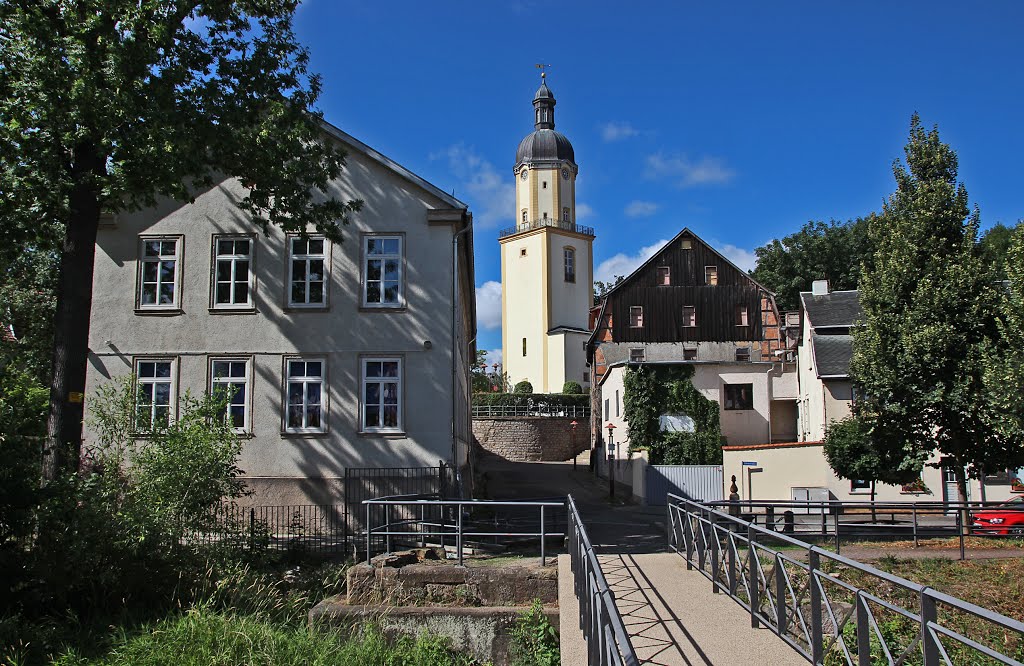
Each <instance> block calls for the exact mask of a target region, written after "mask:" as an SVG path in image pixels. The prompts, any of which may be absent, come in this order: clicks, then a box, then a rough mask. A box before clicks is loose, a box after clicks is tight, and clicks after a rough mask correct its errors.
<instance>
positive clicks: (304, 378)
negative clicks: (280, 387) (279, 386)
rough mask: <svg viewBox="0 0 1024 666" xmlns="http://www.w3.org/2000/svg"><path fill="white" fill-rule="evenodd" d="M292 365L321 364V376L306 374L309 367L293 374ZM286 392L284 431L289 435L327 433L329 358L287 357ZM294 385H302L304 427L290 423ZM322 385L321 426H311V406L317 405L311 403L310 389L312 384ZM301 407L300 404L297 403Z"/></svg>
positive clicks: (283, 402)
mask: <svg viewBox="0 0 1024 666" xmlns="http://www.w3.org/2000/svg"><path fill="white" fill-rule="evenodd" d="M292 363H319V364H320V375H319V376H316V375H309V374H306V373H307V372H308V370H309V368H308V367H305V366H303V372H302V374H296V375H292V374H291V364H292ZM283 377H284V392H283V394H284V395H283V400H282V401H281V402H282V404H283V406H284V421H283V422H282V425H283V426H284V427H283V430H284V432H285V433H289V434H307V433H311V434H317V433H325V432H327V357H326V356H285V357H284V372H283ZM293 383H301V384H302V403H301V406H302V425H300V426H292V425H290V424H289V422H288V415H289V414H288V413H289V411H290V408H291V406H292V403H291V385H292V384H293ZM316 383H319V384H320V402H319V403H318V406H319V407H320V425H319V426H310V425H307V423H308V418H309V413H308V409H309V407H310V406H314V405H317V403H311V402H309V389H308V386H309V385H310V384H316ZM295 404H296V405H299V404H300V403H295Z"/></svg>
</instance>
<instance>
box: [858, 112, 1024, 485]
mask: <svg viewBox="0 0 1024 666" xmlns="http://www.w3.org/2000/svg"><path fill="white" fill-rule="evenodd" d="M905 153H906V166H904V165H903V164H901V163H900V162H899V161H897V162H896V163H895V164H894V167H893V172H894V174H895V177H896V191H895V193H893V194H892V195H891V196H890V197H889V199H888V200H887V201H886V202H885V205H884V209H883V212H882V214H881V215H880V216H879V217H877V218H875V219H872V220H871V222H870V225H869V232H870V237H871V242H872V244H873V245H874V247H875V254H874V257H873V261H872V264H871V265H870V266H865V270H864V271H863V274H862V276H861V285H860V300H861V306H862V307H863V311H864V314H863V320H862V322H863V326H862V327H858V328H856V329H854V331H853V336H854V353H853V360H852V363H851V366H850V371H851V374H852V376H853V377H854V378H855V380H856V381H857V383H858V384H859V386H860V388H861V389H862V390H863V394H864V398H863V400H862V403H863V404H862V407H861V408H860V410H859V412H860V414H861V415H862V416H863V417H864V418H866V419H868V420H869V424H870V427H871V428H872V430H873V431H875V432H877V433H881V434H882V435H883V436H884V439H885V440H888V442H889V444H888V445H889V446H890V447H893V448H894V449H895V452H894V453H893V454H891V455H888V456H887V457H889V458H891V459H893V460H896V461H902V462H897V463H895V464H897V465H900V466H902V467H914V466H917V465H919V464H920V461H922V460H923V459H924V458H926V457H927V456H928V455H929V454H930V453H931V452H933V451H935V450H937V451H938V452H939V453H940V454H941V457H942V459H943V462H944V464H946V465H948V466H949V467H950V468H951V469H952V470H953V471H954V473H955V475H956V480H957V487H958V489H959V495H960V499H961V500H965V499H966V497H967V485H966V476H965V468H967V469H970V470H973V471H974V472H977V471H978V470H980V469H983V468H990V467H991V466H999V465H1001V464H1003V462H1005V461H1007V460H1008V459H1009V458H1010V457H1012V453H1013V452H1012V451H1011V448H1010V447H1008V446H1007V442H1006V440H1005V439H1004V438H1001V437H999V436H998V434H997V433H996V432H995V431H994V430H993V429H992V428H991V427H990V424H989V420H988V419H987V418H986V410H985V409H983V407H984V401H983V383H982V357H983V350H984V349H985V346H986V344H987V341H988V340H989V339H990V337H991V335H992V334H993V332H994V326H993V324H994V322H993V318H992V315H991V313H992V311H993V306H994V304H995V289H994V285H993V281H992V274H991V272H990V271H988V270H986V269H985V266H984V264H983V262H982V261H981V258H980V256H979V252H978V249H977V245H976V238H977V233H978V220H979V213H978V211H977V209H976V208H975V209H974V210H973V211H972V210H971V209H970V208H969V206H968V198H967V190H966V188H965V187H964V186H963V184H962V183H958V182H957V156H956V153H955V152H954V151H953V150H952V149H951V148H950V147H949V146H948V145H946V144H944V143H942V141H941V140H940V139H939V132H938V128H933V129H931V130H930V131H929V130H926V129H925V128H924V127H923V126H922V124H921V120H920V118H919V117H918V116H917V115H916V114H915V115H914V116H913V118H912V119H911V124H910V139H909V142H908V143H907V145H906V148H905ZM876 440H877V438H876ZM900 454H902V455H900Z"/></svg>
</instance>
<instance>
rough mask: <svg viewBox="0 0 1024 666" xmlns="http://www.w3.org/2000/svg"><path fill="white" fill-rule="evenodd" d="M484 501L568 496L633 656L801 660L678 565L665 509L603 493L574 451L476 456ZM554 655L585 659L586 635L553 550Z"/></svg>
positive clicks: (750, 665)
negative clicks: (549, 459) (538, 457)
mask: <svg viewBox="0 0 1024 666" xmlns="http://www.w3.org/2000/svg"><path fill="white" fill-rule="evenodd" d="M481 469H482V471H484V472H486V493H487V496H488V497H490V498H492V499H506V498H507V499H513V498H515V499H529V498H540V497H556V496H560V495H563V496H564V495H565V494H566V493H569V494H572V496H573V498H574V500H575V501H576V505H577V507H578V508H579V510H580V515H581V517H582V518H583V522H584V523H585V524H586V527H587V533H588V534H589V535H590V538H591V541H592V542H593V544H594V548H595V550H596V551H597V552H598V554H599V555H598V559H599V560H600V562H601V568H602V570H603V571H604V574H605V578H606V579H607V580H608V584H609V585H610V586H611V588H612V591H613V592H614V593H615V598H616V605H617V607H618V609H619V612H620V613H621V614H622V615H623V620H624V622H625V624H626V629H627V631H629V634H630V640H631V641H632V642H633V647H634V649H635V650H636V651H637V656H638V657H639V658H640V660H641V663H642V664H650V665H651V666H676V665H684V666H691V665H697V664H700V665H709V664H711V665H722V666H732V665H733V664H742V665H743V666H757V665H759V664H765V665H766V666H768V665H771V666H776V665H778V666H787V665H789V664H805V663H806V662H805V661H804V660H802V659H801V658H799V657H798V656H797V653H796V652H795V651H794V650H793V649H792V648H790V647H789V646H788V645H786V644H785V643H783V642H782V640H781V639H779V638H778V637H777V636H776V635H775V634H773V633H771V631H769V630H767V629H751V628H750V616H749V614H746V613H745V612H744V611H743V609H742V608H741V607H740V606H739V604H737V603H736V602H735V601H733V600H732V599H730V598H729V597H727V596H725V595H716V594H712V593H711V583H710V582H709V581H708V580H707V579H706V578H704V576H702V575H700V574H699V573H697V572H696V571H687V570H686V563H685V562H684V561H683V559H682V558H681V557H679V555H677V554H676V553H672V552H668V549H667V543H666V539H665V508H664V507H645V506H637V505H631V504H623V503H622V502H616V501H610V500H609V498H608V487H607V485H606V483H603V482H601V481H600V480H599V479H595V478H594V477H593V476H592V475H591V474H590V471H589V468H588V466H587V465H586V463H585V462H583V460H582V459H580V460H579V461H577V466H576V469H575V470H573V467H572V463H571V462H570V463H510V462H508V461H505V460H502V459H500V458H496V457H487V458H485V459H484V460H482V461H481ZM558 588H559V595H558V597H559V608H560V621H559V624H560V627H559V630H560V631H559V633H560V636H561V649H562V663H563V664H565V665H566V666H585V665H586V659H587V648H586V643H585V642H584V640H583V633H582V632H581V631H580V630H579V604H578V603H577V600H576V597H575V595H574V593H573V584H572V572H571V570H570V568H569V558H568V556H566V555H560V556H559V557H558Z"/></svg>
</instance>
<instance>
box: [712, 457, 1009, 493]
mask: <svg viewBox="0 0 1024 666" xmlns="http://www.w3.org/2000/svg"><path fill="white" fill-rule="evenodd" d="M745 462H746V463H748V465H747V466H744V464H743V463H745ZM937 463H938V458H937V457H934V458H933V459H932V460H930V461H929V464H928V465H926V466H925V468H924V469H923V470H922V472H921V481H923V482H924V489H923V490H922V489H914V490H909V489H908V490H904V488H902V487H901V486H892V485H886V484H881V483H880V484H877V486H876V488H875V500H876V501H878V502H941V501H946V500H949V501H954V502H955V501H957V495H956V489H955V487H953V484H952V482H949V484H948V485H947V480H946V479H944V478H943V474H944V470H943V469H941V468H939V467H937V466H936V464H937ZM929 465H930V466H929ZM750 467H755V468H758V469H760V470H762V471H760V472H758V473H756V474H750V475H748V474H747V470H748V469H749V468H750ZM722 473H723V480H724V483H725V488H726V493H728V488H729V484H730V478H731V477H732V476H735V477H736V485H737V487H739V489H740V497H741V499H754V500H780V499H781V500H791V499H806V497H807V495H806V494H804V491H808V490H809V491H812V494H811V495H810V496H811V497H823V498H824V499H832V500H841V501H844V502H848V501H853V502H856V501H863V502H867V501H870V500H871V488H870V486H864V487H856V486H855V484H853V483H852V482H851V481H849V480H847V479H840V478H839V477H838V476H836V475H835V473H834V472H833V471H832V468H831V467H829V464H828V460H826V458H825V452H824V449H823V447H822V445H821V443H819V442H796V443H785V444H774V445H771V444H762V445H754V446H726V447H724V450H723V464H722ZM748 479H749V485H748ZM1018 492H1019V491H1018ZM1014 494H1015V493H1014V492H1013V487H1012V486H1011V485H1010V484H1009V483H1000V484H998V485H997V484H992V483H988V484H986V486H985V489H984V492H982V487H981V482H980V481H979V480H978V479H969V481H968V499H969V500H971V501H972V502H973V501H980V500H982V498H984V499H985V500H986V501H989V502H999V501H1003V500H1007V499H1009V498H1010V497H1012V496H1013V495H1014Z"/></svg>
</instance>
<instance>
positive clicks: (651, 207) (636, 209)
mask: <svg viewBox="0 0 1024 666" xmlns="http://www.w3.org/2000/svg"><path fill="white" fill-rule="evenodd" d="M658 208H659V206H658V204H656V203H654V202H653V201H630V202H629V205H627V206H626V210H625V213H626V217H647V216H649V215H654V214H655V213H657V212H658Z"/></svg>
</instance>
